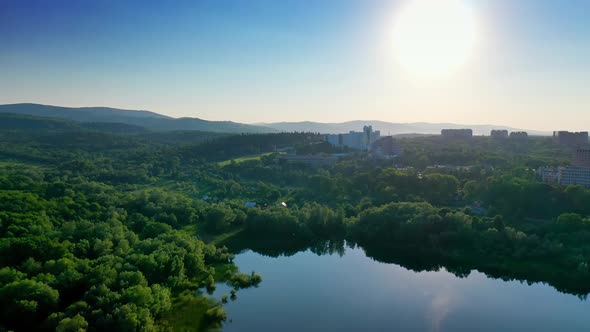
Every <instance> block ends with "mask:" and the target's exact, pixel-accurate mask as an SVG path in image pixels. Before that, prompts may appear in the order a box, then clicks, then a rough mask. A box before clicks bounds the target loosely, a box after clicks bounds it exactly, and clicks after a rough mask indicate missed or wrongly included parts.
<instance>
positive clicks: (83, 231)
mask: <svg viewBox="0 0 590 332" xmlns="http://www.w3.org/2000/svg"><path fill="white" fill-rule="evenodd" d="M394 140H395V144H398V145H399V146H400V147H401V148H402V149H403V154H402V155H401V156H399V157H397V158H393V159H380V158H376V156H374V155H372V154H371V153H368V152H364V151H342V150H341V149H338V148H334V147H331V146H330V145H329V144H327V143H325V142H323V138H322V136H321V135H319V134H317V133H272V134H241V135H235V134H232V135H230V134H222V133H209V132H200V131H168V132H160V131H152V130H145V129H142V128H136V127H132V126H129V125H122V124H113V123H87V124H84V125H81V124H79V123H74V122H69V121H66V120H56V119H49V118H40V117H33V116H23V115H10V114H2V115H0V234H1V236H0V306H1V307H2V309H3V310H2V311H1V312H0V331H2V330H7V331H8V330H15V331H31V330H48V331H50V330H57V331H84V330H89V331H105V330H111V331H112V330H117V331H169V330H170V331H172V330H195V331H198V330H206V329H216V328H219V327H221V326H222V322H223V321H224V320H225V319H226V315H225V312H224V309H223V305H224V303H225V302H227V301H228V298H229V299H230V300H237V301H239V293H240V289H243V288H248V287H256V286H258V285H259V284H260V283H262V284H264V275H262V276H261V275H259V274H257V273H256V271H239V270H238V268H237V267H236V266H235V265H234V264H233V257H234V254H236V253H238V252H240V251H241V250H244V249H250V250H254V251H256V252H260V253H262V254H265V255H271V256H278V255H293V254H295V253H297V252H299V251H303V250H307V249H311V250H312V251H314V252H317V253H322V252H338V251H340V250H342V248H343V247H344V246H359V247H361V248H363V249H364V251H365V252H366V253H367V255H368V256H370V257H373V258H374V259H376V260H379V261H382V262H388V263H395V264H399V265H402V266H404V267H407V268H409V269H413V270H416V271H424V270H438V269H440V268H442V267H444V268H446V269H447V270H448V271H450V272H452V273H454V274H456V275H457V276H464V275H466V274H468V273H469V271H471V270H478V271H480V272H483V273H485V274H486V275H488V276H490V277H494V278H501V279H505V280H509V279H510V280H512V279H515V280H522V281H525V282H529V283H532V282H544V283H548V284H550V285H551V286H553V287H555V288H556V289H558V290H559V291H561V292H565V293H570V294H575V295H577V296H579V297H581V298H585V297H586V296H587V294H588V293H589V292H590V270H589V266H588V264H589V263H590V218H589V217H588V216H590V190H588V189H585V188H583V187H579V186H568V187H560V186H554V185H548V184H544V183H541V182H540V180H539V179H538V176H537V174H536V172H535V170H536V169H537V168H538V167H539V166H544V165H554V166H556V165H565V164H568V163H569V161H570V160H571V157H572V153H573V151H572V150H571V148H568V147H563V146H560V145H558V144H557V143H555V142H554V141H553V140H552V139H551V138H548V137H530V138H529V139H528V140H523V141H514V140H494V139H492V138H490V137H473V138H472V139H471V140H461V139H453V140H450V139H444V138H442V137H440V136H424V137H414V138H411V137H406V138H394ZM284 148H290V149H292V150H293V151H297V153H298V154H315V155H324V154H329V153H340V152H347V154H346V155H344V156H343V157H341V158H340V159H339V160H338V162H336V163H335V164H333V165H330V166H319V167H318V166H311V165H306V164H300V163H289V162H286V161H285V160H284V159H283V158H281V157H282V156H283V154H284V152H277V151H281V149H284ZM246 202H256V205H255V206H253V207H247V205H246V204H245V203H246ZM282 203H285V204H282ZM218 283H227V284H228V285H230V286H231V287H232V288H233V289H232V292H231V294H227V295H226V296H224V297H223V298H222V299H213V298H211V297H209V296H208V294H207V293H208V292H211V291H212V290H213V289H215V287H216V284H218ZM183 314H184V316H190V321H188V322H187V321H186V319H179V318H178V317H180V316H182V315H183Z"/></svg>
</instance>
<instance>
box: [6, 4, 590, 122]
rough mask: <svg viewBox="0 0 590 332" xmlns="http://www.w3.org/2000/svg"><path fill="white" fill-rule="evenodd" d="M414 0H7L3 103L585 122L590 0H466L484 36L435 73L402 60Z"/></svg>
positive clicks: (222, 115) (193, 113)
mask: <svg viewBox="0 0 590 332" xmlns="http://www.w3.org/2000/svg"><path fill="white" fill-rule="evenodd" d="M409 1H416V0H397V1H396V0H390V1H385V0H280V1H277V0H233V1H230V0H193V1H180V0H179V1H150V0H147V1H146V0H144V1H132V0H126V1H122V0H100V1H78V0H70V1H65V0H38V1H33V0H0V104H6V103H20V102H33V103H41V104H50V105H60V106H72V107H80V106H109V107H117V108H126V109H144V110H151V111H154V112H158V113H162V114H166V115H170V116H174V117H183V116H190V117H199V118H203V119H208V120H232V121H236V122H245V123H258V122H280V121H319V122H342V121H348V120H359V119H361V120H383V121H390V122H452V123H461V124H497V125H508V126H513V127H519V128H527V129H537V130H558V129H559V130H561V129H567V130H589V129H590V20H589V19H588V14H589V13H590V1H587V0H567V1H555V0H518V1H515V0H459V1H462V2H464V3H465V6H468V7H469V8H470V9H471V10H472V12H473V17H474V20H475V22H476V25H477V44H476V47H475V48H474V50H473V52H472V53H471V55H470V57H469V58H468V60H467V62H465V63H464V64H463V66H461V68H460V69H459V70H456V71H455V72H453V73H452V74H450V75H448V76H447V77H445V78H444V79H436V80H416V79H415V78H414V77H411V75H408V73H406V72H404V70H403V69H402V68H400V67H399V64H398V63H396V61H395V51H394V49H395V47H394V45H393V44H394V42H393V38H392V35H393V32H392V31H393V29H394V26H395V22H396V20H397V19H398V18H399V13H400V11H401V10H402V8H404V5H406V4H407V3H408V2H409ZM433 1H434V0H433ZM433 56H435V54H433Z"/></svg>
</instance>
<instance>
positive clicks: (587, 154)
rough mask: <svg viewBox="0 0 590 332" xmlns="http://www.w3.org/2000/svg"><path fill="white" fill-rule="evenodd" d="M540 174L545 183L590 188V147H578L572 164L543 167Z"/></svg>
mask: <svg viewBox="0 0 590 332" xmlns="http://www.w3.org/2000/svg"><path fill="white" fill-rule="evenodd" d="M539 175H540V176H541V179H542V181H543V182H545V183H549V184H560V185H562V186H568V185H580V186H584V187H587V188H590V148H588V147H583V148H578V149H576V152H575V156H574V161H573V164H572V165H571V166H563V167H541V168H540V169H539Z"/></svg>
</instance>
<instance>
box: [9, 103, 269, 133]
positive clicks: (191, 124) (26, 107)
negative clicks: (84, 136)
mask: <svg viewBox="0 0 590 332" xmlns="http://www.w3.org/2000/svg"><path fill="white" fill-rule="evenodd" d="M0 113H11V114H20V115H32V116H39V117H49V118H59V119H65V120H71V121H76V122H81V123H90V122H91V123H121V124H126V125H132V126H138V127H143V128H146V129H150V130H156V131H176V130H197V131H206V132H217V133H272V132H278V130H276V129H272V128H268V127H262V126H255V125H247V124H242V123H236V122H231V121H207V120H202V119H198V118H178V119H177V118H172V117H168V116H165V115H162V114H158V113H154V112H149V111H134V110H123V109H117V108H108V107H80V108H71V107H61V106H50V105H40V104H7V105H0Z"/></svg>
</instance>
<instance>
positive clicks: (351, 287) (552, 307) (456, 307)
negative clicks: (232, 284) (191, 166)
mask: <svg viewBox="0 0 590 332" xmlns="http://www.w3.org/2000/svg"><path fill="white" fill-rule="evenodd" d="M235 262H236V264H237V265H238V266H239V267H240V270H241V271H242V272H250V271H256V272H258V273H260V274H261V275H262V277H263V281H262V283H261V285H260V287H258V288H251V289H245V290H240V291H239V292H238V298H237V300H236V301H233V302H232V301H230V302H229V303H228V304H226V305H225V308H226V311H227V313H228V322H227V323H226V324H225V326H224V329H223V330H224V331H473V330H477V331H590V302H588V301H583V300H580V299H579V298H577V297H575V296H573V295H568V294H562V293H559V292H558V291H556V290H555V289H554V288H552V287H551V286H547V285H544V284H535V285H532V286H529V285H527V284H526V283H525V284H523V283H521V282H518V281H511V282H505V281H502V280H494V279H488V278H487V277H486V276H485V275H484V274H481V273H479V272H475V271H474V272H472V273H471V274H470V275H469V277H467V278H458V277H455V276H454V275H452V274H450V273H448V272H447V271H444V270H441V271H438V272H419V273H417V272H413V271H410V270H407V269H405V268H403V267H401V266H398V265H394V264H385V263H380V262H377V261H374V260H372V259H371V258H368V257H366V256H365V254H364V252H363V250H362V249H351V248H347V249H346V252H345V254H344V255H343V256H342V257H340V256H339V255H323V256H318V255H316V254H314V253H311V252H309V251H306V252H300V253H298V254H296V255H294V256H291V257H279V258H272V257H266V256H262V255H260V254H257V253H254V252H252V251H247V252H245V253H242V254H239V255H237V256H236V259H235ZM229 290H230V288H229V287H227V286H225V285H219V287H218V289H217V291H216V292H215V294H214V296H216V297H217V298H220V297H221V295H222V294H229Z"/></svg>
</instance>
